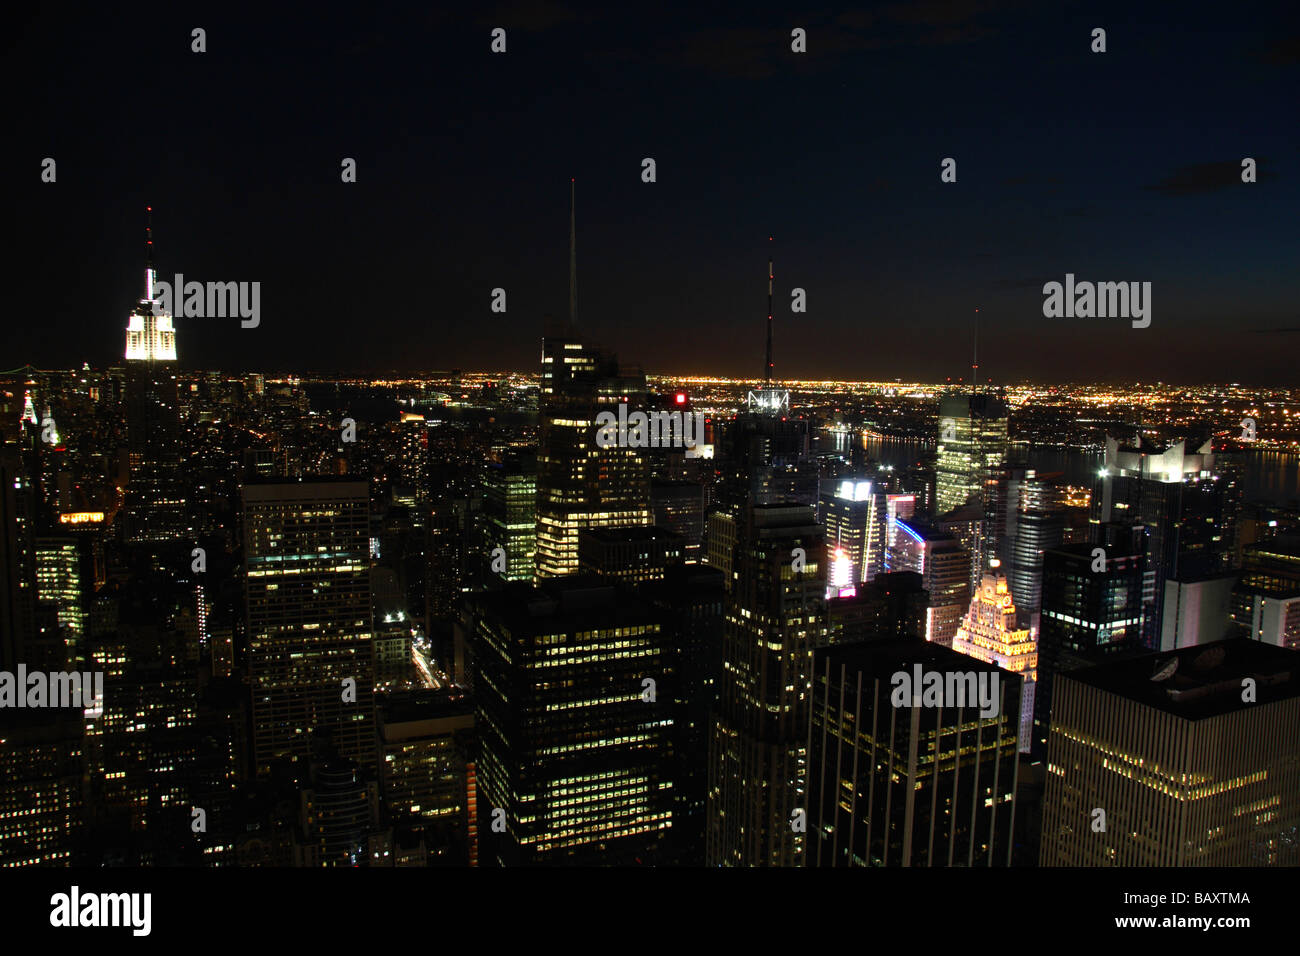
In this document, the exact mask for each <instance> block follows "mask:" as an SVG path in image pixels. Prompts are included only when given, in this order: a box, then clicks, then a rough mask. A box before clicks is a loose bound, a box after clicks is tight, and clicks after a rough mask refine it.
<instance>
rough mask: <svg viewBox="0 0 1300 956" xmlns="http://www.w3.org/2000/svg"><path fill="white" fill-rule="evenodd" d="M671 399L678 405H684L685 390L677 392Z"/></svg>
mask: <svg viewBox="0 0 1300 956" xmlns="http://www.w3.org/2000/svg"><path fill="white" fill-rule="evenodd" d="M673 400H674V401H675V402H677V404H678V405H685V404H686V393H685V392H678V393H677V394H676V395H675V396H673Z"/></svg>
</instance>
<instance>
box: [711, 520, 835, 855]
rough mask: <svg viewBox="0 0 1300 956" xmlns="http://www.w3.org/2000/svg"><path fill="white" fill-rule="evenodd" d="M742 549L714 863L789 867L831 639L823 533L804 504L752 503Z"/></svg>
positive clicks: (720, 751)
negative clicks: (812, 686) (817, 683)
mask: <svg viewBox="0 0 1300 956" xmlns="http://www.w3.org/2000/svg"><path fill="white" fill-rule="evenodd" d="M737 537H738V540H737V542H736V546H735V558H734V562H733V565H734V571H733V573H734V574H735V576H736V578H735V581H734V582H733V584H732V588H731V592H730V594H729V595H728V601H727V610H726V623H725V631H724V638H723V653H722V692H721V696H720V703H719V707H718V712H717V714H716V716H715V717H714V720H713V728H712V735H711V741H710V746H709V793H708V862H709V864H710V865H721V866H790V865H792V864H794V863H795V862H796V861H797V859H798V857H799V854H800V852H802V849H803V840H804V835H803V834H802V833H799V832H795V831H794V830H793V829H792V826H791V814H792V813H793V811H794V810H796V809H800V808H803V807H805V789H804V788H805V786H806V778H807V764H806V759H807V753H806V750H807V728H808V681H809V676H810V675H809V668H810V666H811V663H812V656H811V655H812V650H813V648H814V647H816V646H818V645H819V644H821V643H823V642H824V641H825V639H826V637H827V632H828V630H829V629H828V627H827V623H826V610H825V587H826V571H825V554H824V552H825V533H824V531H823V530H822V528H821V526H820V525H818V524H817V523H816V521H815V520H814V516H813V509H812V508H809V507H807V506H804V505H781V504H769V505H754V506H753V507H751V508H750V509H749V510H748V512H747V514H746V521H745V525H744V527H743V528H742V529H741V531H740V533H739V534H738V536H737Z"/></svg>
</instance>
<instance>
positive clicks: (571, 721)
mask: <svg viewBox="0 0 1300 956" xmlns="http://www.w3.org/2000/svg"><path fill="white" fill-rule="evenodd" d="M467 629H468V631H469V634H470V637H469V641H470V645H471V649H472V652H473V657H474V665H473V666H474V670H475V676H474V689H475V705H476V714H475V723H476V726H477V727H478V732H479V740H480V748H479V761H478V766H477V772H478V778H477V779H478V786H479V803H478V806H479V817H480V821H479V826H478V834H479V846H480V853H481V858H482V859H483V860H484V862H486V863H488V864H490V865H491V864H495V865H503V866H512V865H528V864H556V863H578V864H582V863H586V864H601V865H611V864H617V863H623V864H633V863H637V862H641V863H652V862H657V861H658V859H659V856H660V855H661V854H662V853H663V852H664V849H665V847H666V846H667V841H668V838H669V835H670V832H671V828H672V822H673V794H674V789H675V788H674V779H673V769H674V767H673V761H672V746H671V743H672V736H673V718H674V710H675V707H674V704H673V700H674V681H675V680H676V675H675V673H674V661H675V655H674V654H673V653H672V651H671V649H670V648H669V647H668V646H667V642H666V639H665V635H664V632H663V626H662V623H661V621H660V618H659V615H658V613H657V612H656V611H655V609H654V608H652V607H651V606H650V605H649V604H648V603H646V602H645V601H644V600H642V599H640V598H639V597H637V596H636V595H635V594H633V593H632V592H631V591H630V590H628V589H616V588H615V586H614V585H612V584H610V583H607V582H606V581H604V580H602V579H599V578H590V577H586V576H583V575H569V576H566V577H565V578H563V579H560V580H550V581H543V582H541V584H540V585H538V586H532V585H528V584H524V583H522V582H511V583H508V584H507V585H506V586H505V587H504V588H503V589H499V590H494V591H488V592H486V593H483V594H479V595H475V596H474V597H473V598H472V599H471V602H470V607H469V609H468V612H467ZM647 679H649V680H650V681H651V682H652V683H650V684H647V683H646V680H647Z"/></svg>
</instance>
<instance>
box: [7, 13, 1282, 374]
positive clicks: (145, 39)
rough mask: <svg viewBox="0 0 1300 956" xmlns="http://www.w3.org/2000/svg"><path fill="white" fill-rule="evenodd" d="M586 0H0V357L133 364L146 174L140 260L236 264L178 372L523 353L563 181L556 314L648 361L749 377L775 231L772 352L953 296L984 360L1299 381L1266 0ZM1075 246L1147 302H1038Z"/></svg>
mask: <svg viewBox="0 0 1300 956" xmlns="http://www.w3.org/2000/svg"><path fill="white" fill-rule="evenodd" d="M601 6H602V7H603V8H604V9H597V10H595V11H594V12H592V11H587V10H583V9H581V8H578V7H571V6H568V5H565V4H561V3H539V4H527V3H518V4H507V5H505V6H501V7H498V8H495V9H494V8H493V7H492V6H491V5H488V4H465V5H463V7H461V8H460V9H459V10H446V9H433V8H431V7H428V5H423V4H422V5H418V6H417V5H414V4H412V5H410V7H409V8H407V9H403V10H401V11H399V12H391V11H390V12H375V11H372V10H371V9H369V6H368V5H366V4H328V3H327V4H322V5H316V6H313V7H307V8H304V10H302V11H299V12H297V13H281V12H278V11H276V10H274V9H272V5H270V4H265V5H262V6H259V7H251V8H248V9H246V10H243V11H238V12H237V11H235V9H234V8H232V7H230V6H228V5H221V6H216V5H211V6H208V5H203V6H200V7H198V8H196V9H195V10H193V11H191V12H178V11H176V10H174V9H172V8H171V7H169V6H163V7H160V8H156V9H150V8H146V7H144V6H131V7H123V8H116V7H108V6H101V7H100V8H99V9H97V10H94V11H91V12H87V13H84V14H73V13H71V12H68V11H67V10H66V9H65V8H64V7H62V6H60V7H54V6H51V7H49V8H47V9H42V10H40V11H38V12H35V13H33V12H30V11H29V12H25V13H23V14H11V15H10V16H11V17H13V16H17V17H18V19H17V20H16V21H15V20H11V21H10V22H9V23H8V24H7V29H6V31H5V32H6V37H5V41H4V43H5V49H4V69H5V73H6V74H7V75H6V77H5V83H6V101H7V107H8V112H9V114H10V116H9V122H8V124H7V125H8V128H9V131H10V134H11V135H10V137H8V145H7V146H6V148H5V150H4V153H5V156H4V163H5V165H6V169H5V183H6V186H7V192H8V202H7V206H8V208H9V210H10V211H11V213H12V218H11V221H10V227H9V228H10V234H11V240H12V244H13V245H14V246H15V248H14V249H12V250H11V252H10V254H9V255H8V256H7V257H6V258H7V261H8V263H9V265H10V266H11V267H12V269H13V271H12V272H11V274H10V276H9V282H10V284H11V287H12V290H13V291H12V295H11V299H12V309H11V311H12V312H13V313H15V314H12V315H11V316H10V319H9V321H8V323H7V329H6V334H5V339H4V347H3V349H2V350H0V368H4V369H10V368H15V367H17V366H20V365H24V364H27V363H31V364H33V365H35V366H37V367H38V368H61V367H68V366H72V365H79V364H80V363H81V362H83V361H88V362H90V363H91V364H92V365H95V366H99V367H102V366H107V365H112V364H119V363H120V362H121V361H122V349H123V341H124V335H123V329H124V327H125V321H126V315H127V312H128V311H129V310H130V309H131V307H132V306H133V305H134V304H135V301H136V300H137V299H138V298H139V297H140V295H141V294H142V287H143V279H142V270H143V257H144V209H145V206H146V205H148V204H152V206H153V207H154V232H155V241H156V245H155V248H156V262H157V267H158V271H159V275H160V278H162V279H168V280H170V279H171V277H172V275H173V274H174V273H176V272H183V273H185V275H186V277H187V278H188V279H198V280H200V281H208V280H213V281H253V280H257V281H260V282H261V283H262V304H261V308H262V319H261V326H260V327H259V328H257V329H242V328H240V325H239V321H238V319H234V318H232V319H219V318H191V319H179V320H178V322H177V327H178V342H179V351H180V356H181V364H182V365H183V366H184V367H186V368H192V369H196V368H221V369H228V370H260V371H275V370H299V371H309V370H334V369H342V370H348V371H367V370H376V371H377V370H385V369H408V370H419V369H446V368H452V367H459V368H463V369H466V370H470V369H500V368H506V367H509V368H516V369H519V370H534V369H536V368H538V367H539V356H540V351H541V330H542V321H543V316H544V315H545V314H546V313H552V314H555V315H563V314H564V313H565V312H566V311H567V309H568V226H569V208H568V204H569V180H570V177H574V178H576V182H577V187H576V188H577V218H578V239H577V244H578V320H579V324H580V326H581V327H582V328H583V330H584V333H585V334H587V335H588V336H589V337H590V338H592V339H593V340H595V341H598V342H601V343H603V344H605V345H606V346H608V347H610V348H612V349H614V350H615V351H617V353H618V354H619V357H620V358H621V359H622V360H623V361H624V362H628V363H639V364H641V365H642V366H643V367H644V368H645V369H646V371H648V372H651V373H655V372H660V373H700V374H718V375H755V376H756V375H758V374H759V373H760V372H761V369H762V361H763V327H764V322H765V318H766V311H767V310H766V260H767V256H768V245H769V244H768V241H767V240H768V236H769V235H772V236H775V242H774V243H773V244H772V246H773V251H774V254H775V258H776V277H777V279H776V286H777V299H776V370H777V375H778V376H784V377H789V378H819V377H836V378H853V379H886V378H888V379H893V378H902V379H903V380H914V379H926V380H942V379H943V378H944V377H946V376H953V377H956V376H958V375H962V374H965V373H966V372H967V370H968V366H969V364H970V348H971V328H972V318H973V317H974V310H975V309H976V308H979V310H980V313H979V315H980V320H981V322H980V364H981V366H982V369H981V372H982V374H984V373H986V374H987V375H989V376H992V377H993V378H994V380H995V381H1018V380H1022V379H1033V380H1039V381H1056V380H1061V381H1092V380H1101V379H1111V380H1129V381H1131V380H1141V381H1155V380H1157V379H1161V380H1164V381H1179V382H1188V383H1194V382H1209V381H1228V382H1231V381H1238V382H1256V383H1261V384H1267V383H1273V384H1283V385H1291V384H1297V383H1296V381H1295V380H1296V377H1297V376H1296V368H1297V365H1298V364H1300V308H1298V307H1297V301H1300V268H1298V266H1300V238H1298V236H1300V228H1298V226H1297V221H1298V220H1297V211H1298V210H1300V187H1298V186H1297V182H1298V181H1300V180H1298V177H1297V174H1298V173H1300V158H1298V155H1297V152H1298V151H1297V143H1298V141H1300V134H1298V133H1297V130H1298V129H1300V122H1298V120H1300V109H1298V108H1297V103H1298V102H1300V22H1298V21H1300V16H1297V14H1296V8H1295V4H1294V3H1293V2H1285V3H1277V4H1255V3H1242V2H1234V3H1232V4H1227V5H1225V4H1208V3H1204V4H1202V3H1187V4H1183V3H1179V4H1174V3H1168V4H1166V3H1151V4H1146V3H1127V2H1126V3H1111V4H1105V3H1066V4H1059V3H1056V2H1025V3H999V2H978V0H918V2H907V3H888V4H882V5H879V6H874V7H867V6H864V5H858V4H855V5H852V6H843V7H839V8H836V7H830V6H826V7H818V8H815V9H811V10H810V9H804V8H801V7H799V6H796V5H792V4H771V3H749V4H744V5H738V6H736V7H735V8H734V9H731V10H729V11H723V10H722V9H721V7H720V6H718V5H715V4H711V3H700V4H690V5H682V6H681V7H680V8H676V9H671V10H669V9H666V8H665V7H664V6H663V5H661V4H657V3H653V4H624V3H610V4H603V5H601ZM1130 7H1137V8H1139V10H1140V11H1143V12H1134V11H1133V10H1131V9H1129V8H1130ZM307 11H310V12H307ZM714 11H717V12H714ZM1175 18H1176V19H1175ZM196 26H198V27H203V28H205V29H206V31H207V52H206V53H203V54H196V53H192V52H191V51H190V44H191V38H190V30H191V29H192V28H193V27H196ZM496 26H500V27H504V28H505V29H506V31H507V53H506V54H504V55H494V54H492V53H491V52H490V49H489V47H490V43H491V37H490V31H491V29H492V28H493V27H496ZM794 27H803V28H804V29H806V30H807V36H808V40H807V42H808V52H807V53H806V54H803V55H800V54H796V53H793V52H791V49H790V44H791V37H790V31H791V30H792V29H793V28H794ZM1094 27H1104V28H1105V29H1106V31H1107V52H1106V53H1104V54H1094V53H1092V52H1091V51H1090V45H1091V43H1092V38H1091V31H1092V29H1093V28H1094ZM46 156H49V157H53V158H54V159H55V160H56V162H57V164H58V165H57V176H58V180H57V182H56V183H54V184H47V183H42V182H41V180H40V172H41V161H42V159H43V158H44V157H46ZM1246 156H1250V157H1254V158H1255V159H1256V160H1257V161H1258V164H1259V166H1258V168H1259V181H1258V182H1257V183H1254V184H1251V185H1247V184H1243V183H1242V182H1241V179H1240V162H1241V159H1242V158H1243V157H1246ZM344 157H353V158H355V159H356V160H357V164H358V171H357V182H356V183H355V184H344V183H342V182H341V181H340V171H341V165H340V164H341V161H342V159H343V158H344ZM644 157H653V158H654V159H655V160H656V163H657V175H658V181H657V182H656V183H653V184H646V183H643V182H642V181H641V160H642V159H643V158H644ZM944 157H953V158H955V159H956V160H957V174H958V175H957V182H956V183H955V184H946V183H942V182H940V176H939V173H940V161H941V160H942V159H943V158H944ZM1067 272H1073V273H1075V275H1076V277H1077V278H1078V279H1089V280H1094V281H1150V282H1151V283H1152V284H1153V293H1152V295H1153V316H1152V323H1151V326H1150V328H1147V329H1133V328H1131V327H1130V325H1129V322H1128V321H1127V320H1125V319H1118V318H1112V319H1066V318H1061V319H1047V318H1044V317H1043V315H1042V305H1043V294H1042V291H1041V290H1042V285H1043V283H1045V282H1048V281H1053V280H1055V281H1062V280H1063V279H1064V277H1065V274H1066V273H1067ZM498 286H500V287H504V288H505V289H506V292H507V308H508V311H507V313H506V314H505V315H494V314H493V313H492V312H491V311H490V308H489V305H490V300H491V290H492V289H493V288H494V287H498ZM795 286H799V287H802V288H804V289H805V290H806V291H807V301H808V311H807V313H806V314H803V315H796V314H791V311H790V289H791V288H792V287H795Z"/></svg>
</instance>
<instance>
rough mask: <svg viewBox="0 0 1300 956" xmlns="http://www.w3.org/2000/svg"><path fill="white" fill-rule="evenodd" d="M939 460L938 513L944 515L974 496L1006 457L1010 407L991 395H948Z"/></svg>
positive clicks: (981, 496) (942, 402)
mask: <svg viewBox="0 0 1300 956" xmlns="http://www.w3.org/2000/svg"><path fill="white" fill-rule="evenodd" d="M938 454H939V457H938V464H937V465H936V467H935V472H936V491H935V494H936V498H937V503H936V506H935V510H936V511H937V512H938V513H939V514H944V513H946V512H948V511H952V510H954V509H956V508H960V507H961V506H962V505H964V504H966V502H967V501H968V500H969V499H970V498H972V497H975V498H977V499H978V501H979V502H980V504H981V505H983V504H984V499H985V484H986V482H988V481H989V480H990V479H991V478H993V477H994V476H995V474H996V470H997V469H998V468H999V466H1000V465H1001V464H1002V462H1003V460H1004V459H1005V458H1006V454H1007V406H1006V403H1005V402H1003V401H1002V400H1001V399H999V398H997V397H996V396H993V395H988V394H973V395H949V396H946V397H944V398H942V399H940V400H939V453H938Z"/></svg>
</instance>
